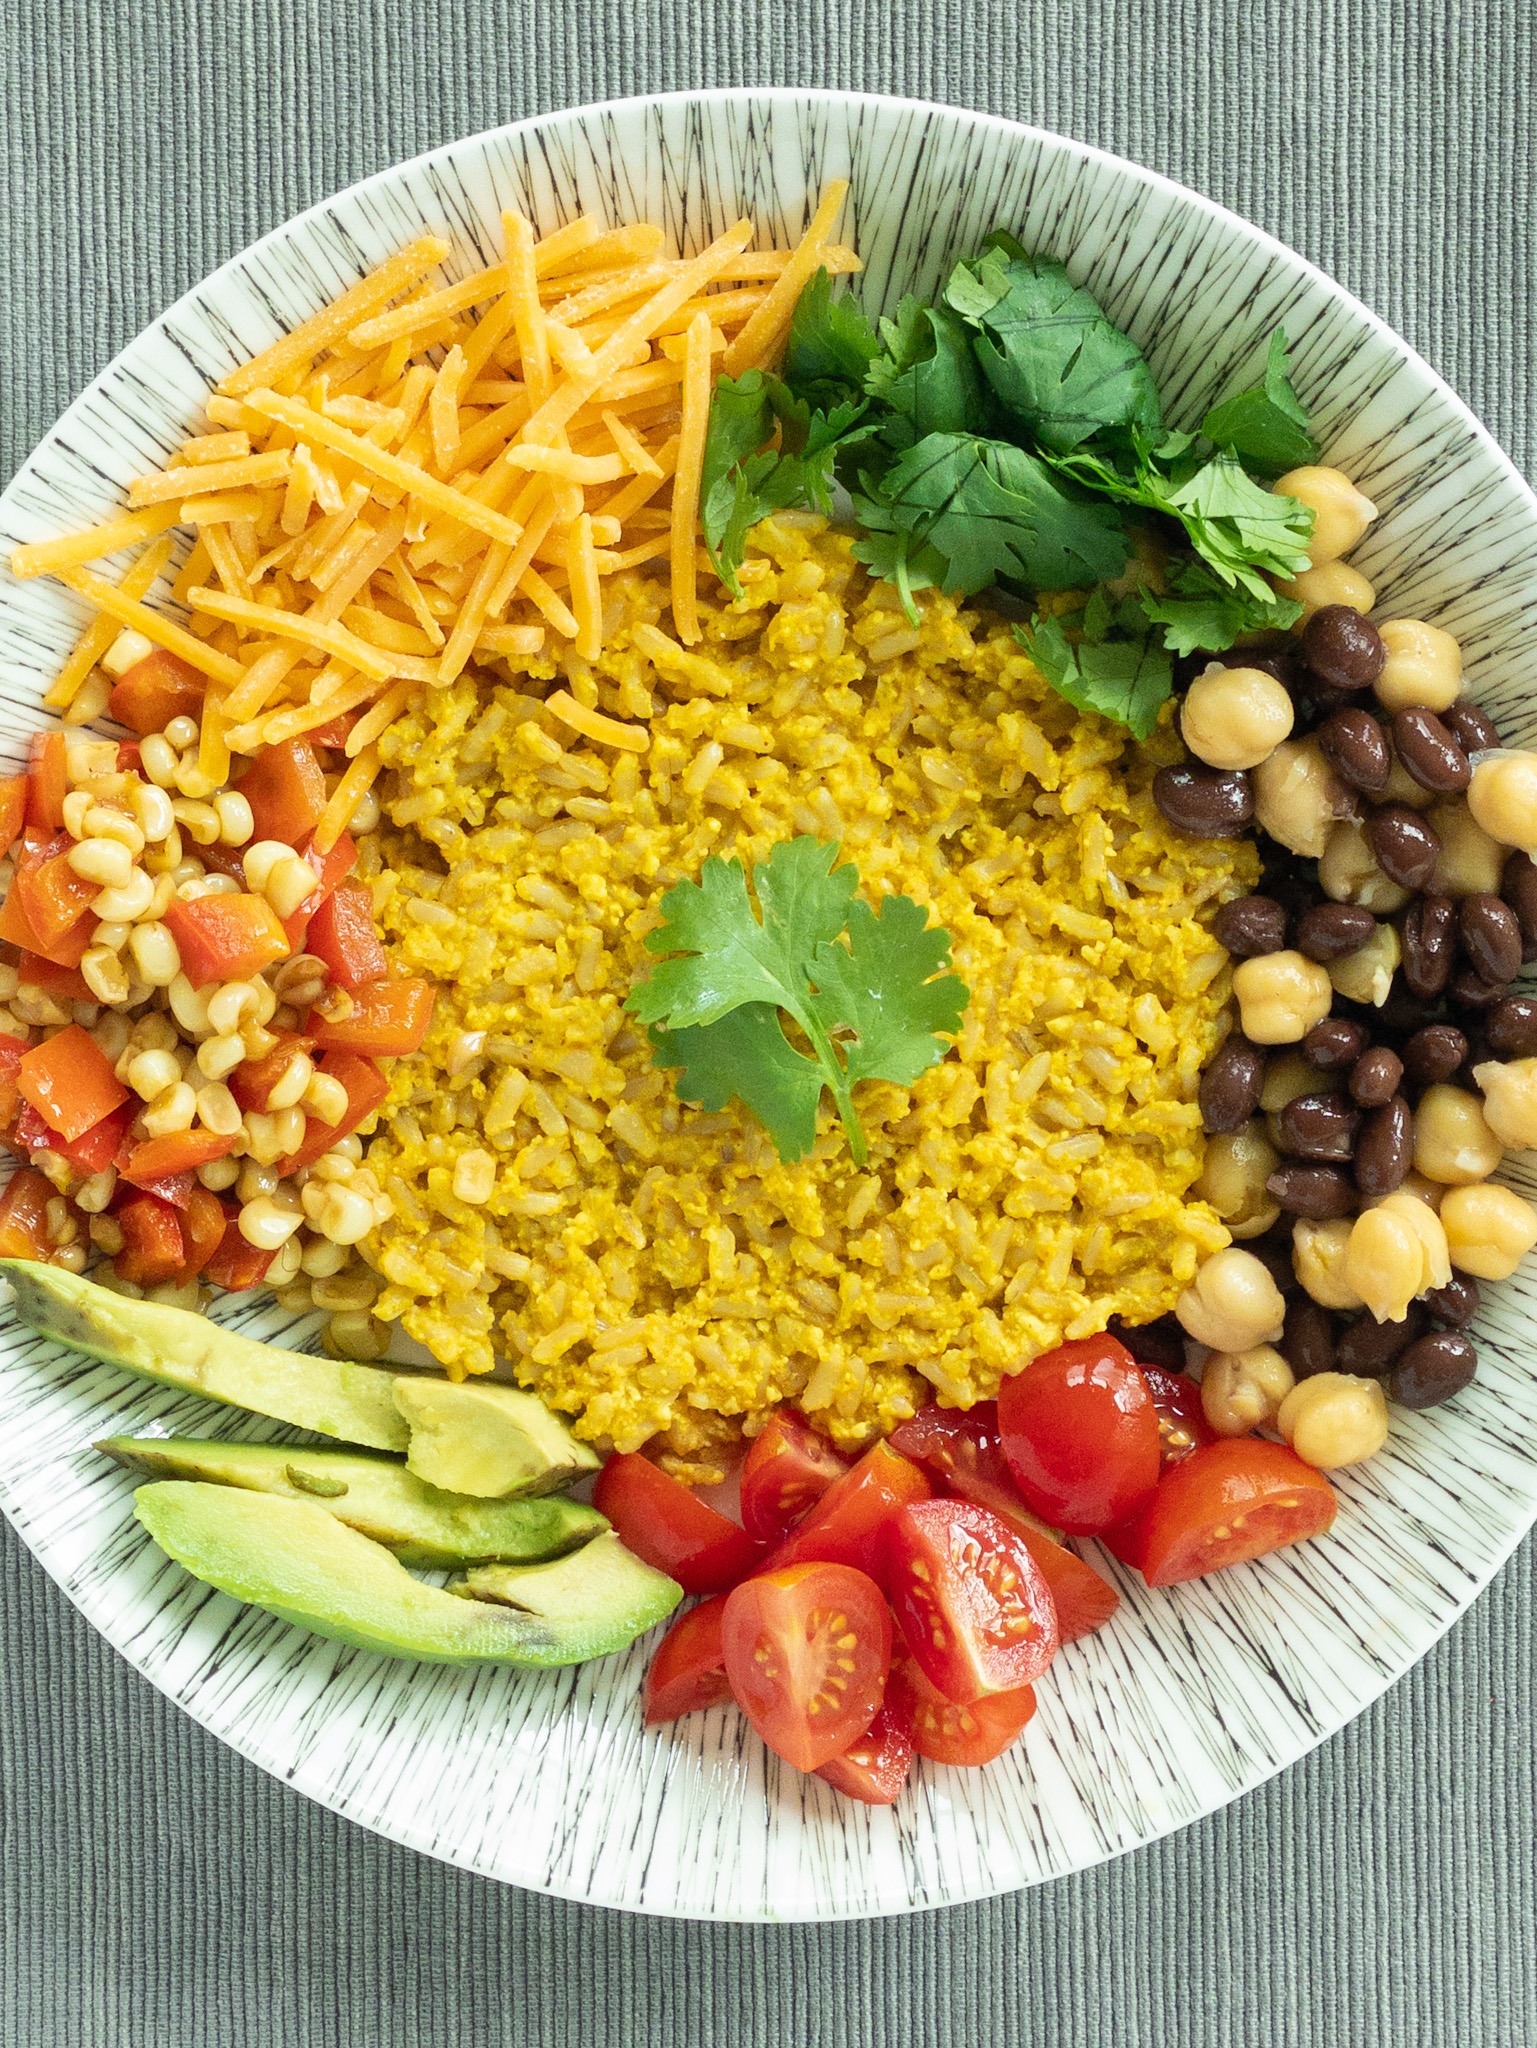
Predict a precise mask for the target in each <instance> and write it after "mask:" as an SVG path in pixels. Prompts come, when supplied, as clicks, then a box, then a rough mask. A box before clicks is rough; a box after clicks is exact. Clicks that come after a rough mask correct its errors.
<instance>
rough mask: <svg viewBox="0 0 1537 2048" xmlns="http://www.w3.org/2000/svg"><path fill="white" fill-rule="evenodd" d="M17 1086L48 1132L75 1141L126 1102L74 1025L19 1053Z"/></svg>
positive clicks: (87, 1037)
mask: <svg viewBox="0 0 1537 2048" xmlns="http://www.w3.org/2000/svg"><path fill="white" fill-rule="evenodd" d="M17 1086H18V1088H19V1089H20V1091H21V1094H22V1096H23V1097H24V1099H25V1100H26V1101H28V1102H30V1103H31V1105H32V1107H33V1108H34V1109H35V1110H36V1111H37V1113H38V1115H39V1116H40V1117H41V1118H42V1119H43V1121H44V1123H45V1124H47V1125H48V1127H49V1129H50V1130H54V1131H57V1132H58V1134H59V1136H60V1137H61V1138H65V1139H74V1138H78V1137H81V1136H82V1135H83V1134H84V1133H85V1132H86V1131H88V1130H89V1129H90V1128H91V1126H92V1124H97V1123H100V1122H101V1120H102V1118H103V1117H104V1116H110V1115H111V1114H112V1112H113V1110H115V1109H116V1108H117V1106H118V1104H119V1103H120V1102H126V1101H127V1100H128V1090H127V1089H126V1088H125V1087H124V1086H123V1084H122V1082H121V1081H120V1080H119V1079H118V1078H117V1076H116V1074H114V1073H113V1071H112V1066H111V1062H110V1061H109V1060H108V1058H107V1056H106V1054H105V1053H104V1052H103V1051H102V1049H101V1047H100V1046H99V1045H98V1044H97V1043H96V1041H95V1039H94V1038H92V1036H91V1034H90V1032H89V1031H83V1030H82V1029H81V1028H80V1026H79V1025H78V1024H69V1025H66V1026H65V1028H64V1029H63V1030H62V1031H59V1032H56V1033H55V1034H54V1036H53V1037H52V1038H49V1039H45V1040H44V1042H43V1043H42V1044H41V1045H34V1046H33V1047H32V1049H31V1051H30V1052H28V1053H26V1054H24V1055H23V1057H22V1060H21V1064H20V1067H19V1068H18V1070H17Z"/></svg>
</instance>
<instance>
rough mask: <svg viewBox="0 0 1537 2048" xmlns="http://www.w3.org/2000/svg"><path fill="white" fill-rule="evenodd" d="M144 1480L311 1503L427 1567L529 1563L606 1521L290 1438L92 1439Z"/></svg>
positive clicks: (566, 1505) (589, 1512) (577, 1541)
mask: <svg viewBox="0 0 1537 2048" xmlns="http://www.w3.org/2000/svg"><path fill="white" fill-rule="evenodd" d="M96 1448H97V1450H99V1451H105V1452H106V1453H107V1455H108V1457H110V1458H116V1460H117V1461H118V1463H119V1464H120V1465H126V1466H128V1467H129V1468H130V1469H131V1470H133V1471H138V1472H145V1473H148V1474H149V1475H150V1477H152V1478H160V1479H195V1480H208V1481H210V1482H212V1483H213V1484H214V1485H217V1486H240V1487H246V1488H248V1489H250V1490H252V1491H254V1492H258V1493H272V1494H277V1495H279V1496H281V1497H282V1498H284V1499H286V1500H313V1501H314V1502H315V1503H316V1505H317V1506H320V1507H322V1508H324V1509H325V1510H326V1512H327V1513H328V1514H332V1515H334V1516H335V1517H336V1518H337V1520H338V1521H341V1522H345V1523H347V1525H348V1526H349V1527H350V1528H353V1529H357V1530H359V1531H360V1532H361V1533H362V1534H363V1535H364V1536H370V1537H372V1538H373V1540H374V1542H376V1543H382V1544H384V1545H385V1547H386V1548H387V1549H389V1550H391V1551H393V1552H394V1554H395V1556H396V1557H397V1558H399V1560H400V1562H401V1563H402V1564H411V1565H419V1566H421V1567H422V1568H424V1569H426V1570H429V1571H431V1570H444V1569H447V1568H449V1567H451V1566H463V1565H474V1564H486V1563H490V1562H492V1561H497V1560H500V1561H503V1562H506V1563H510V1564H529V1563H535V1562H539V1561H542V1560H544V1559H546V1558H552V1557H560V1556H561V1555H563V1554H564V1553H565V1552H566V1551H568V1550H575V1549H576V1548H577V1547H578V1546H579V1545H581V1544H583V1543H586V1542H587V1541H588V1540H589V1539H590V1538H592V1537H594V1536H596V1535H598V1534H599V1533H600V1532H601V1531H602V1530H604V1529H606V1528H607V1527H608V1523H607V1522H606V1521H605V1520H604V1518H603V1517H602V1515H600V1514H599V1513H598V1511H597V1509H596V1508H589V1507H584V1506H583V1505H582V1504H581V1503H580V1502H579V1501H574V1500H563V1499H560V1498H551V1499H548V1500H502V1501H489V1500H476V1499H473V1498H470V1497H467V1496H465V1495H462V1494H453V1493H443V1492H440V1491H439V1489H438V1488H437V1487H435V1486H428V1485H426V1484H424V1482H423V1481H422V1480H420V1479H418V1478H417V1477H416V1475H415V1473H414V1472H409V1471H408V1470H407V1469H406V1467H405V1466H404V1465H402V1464H399V1463H397V1462H396V1461H395V1460H394V1459H393V1458H382V1457H370V1456H368V1455H366V1454H365V1453H363V1452H360V1451H316V1450H310V1449H308V1448H305V1447H301V1446H296V1445H293V1444H239V1443H217V1442H212V1441H210V1440H208V1439H205V1438H202V1437H133V1436H114V1437H107V1438H106V1439H105V1440H104V1441H103V1442H101V1443H99V1444H98V1445H97V1446H96Z"/></svg>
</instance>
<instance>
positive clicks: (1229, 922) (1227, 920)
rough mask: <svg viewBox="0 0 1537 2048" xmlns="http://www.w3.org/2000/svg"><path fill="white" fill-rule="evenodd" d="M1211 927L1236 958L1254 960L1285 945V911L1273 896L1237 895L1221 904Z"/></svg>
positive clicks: (1221, 944)
mask: <svg viewBox="0 0 1537 2048" xmlns="http://www.w3.org/2000/svg"><path fill="white" fill-rule="evenodd" d="M1211 928H1212V936H1213V937H1214V938H1215V939H1216V941H1217V944H1218V945H1219V946H1225V947H1226V948H1227V950H1228V951H1229V952H1230V953H1231V954H1232V956H1233V958H1234V959H1235V960H1254V959H1257V958H1258V956H1259V955H1260V954H1261V953H1279V952H1280V951H1281V949H1282V947H1283V946H1284V945H1285V944H1286V911H1285V909H1284V908H1283V906H1282V905H1281V904H1279V903H1277V902H1276V900H1275V898H1274V897H1273V896H1238V897H1235V898H1234V900H1233V901H1232V902H1231V903H1224V904H1223V905H1222V908H1221V909H1220V910H1219V911H1218V912H1217V915H1216V916H1215V917H1214V918H1213V919H1212V926H1211Z"/></svg>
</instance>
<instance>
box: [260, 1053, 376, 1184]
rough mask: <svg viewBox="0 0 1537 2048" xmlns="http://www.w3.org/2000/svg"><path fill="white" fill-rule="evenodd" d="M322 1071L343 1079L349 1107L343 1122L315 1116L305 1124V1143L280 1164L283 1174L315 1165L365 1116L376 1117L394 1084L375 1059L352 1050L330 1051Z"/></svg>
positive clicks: (321, 1061)
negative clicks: (365, 1058) (359, 1054)
mask: <svg viewBox="0 0 1537 2048" xmlns="http://www.w3.org/2000/svg"><path fill="white" fill-rule="evenodd" d="M316 1066H317V1069H318V1071H319V1072H320V1073H322V1074H329V1075H330V1076H331V1078H332V1079H333V1080H336V1081H340V1082H341V1084H342V1086H343V1087H344V1088H345V1089H346V1091H347V1107H346V1109H345V1111H344V1112H343V1114H342V1118H341V1121H340V1122H339V1123H335V1124H323V1123H322V1122H321V1121H320V1119H319V1117H316V1116H312V1117H311V1118H310V1119H309V1120H308V1122H307V1123H306V1124H305V1127H304V1142H303V1144H302V1145H300V1147H299V1149H298V1151H297V1152H290V1153H289V1155H288V1157H287V1158H286V1159H280V1160H279V1161H278V1163H277V1167H278V1172H279V1173H280V1174H288V1173H297V1172H298V1170H299V1168H300V1167H301V1166H313V1165H314V1163H315V1161H316V1160H317V1159H318V1158H319V1157H320V1155H321V1153H322V1152H328V1151H329V1150H330V1149H331V1147H332V1146H333V1145H334V1144H335V1143H336V1141H337V1139H338V1138H345V1137H346V1136H347V1135H348V1134H349V1132H352V1131H355V1130H356V1129H357V1127H358V1125H359V1124H360V1123H362V1121H363V1120H364V1118H365V1117H369V1116H372V1115H373V1113H374V1111H375V1110H376V1109H377V1108H378V1107H379V1106H380V1104H381V1103H382V1102H383V1101H384V1098H385V1097H386V1096H387V1095H388V1094H389V1092H390V1084H389V1082H388V1081H386V1080H385V1078H384V1076H383V1074H381V1073H380V1071H379V1069H378V1068H377V1067H376V1066H375V1065H374V1063H373V1061H372V1060H362V1059H358V1058H356V1057H355V1056H354V1055H353V1054H352V1053H350V1052H328V1053H327V1054H326V1055H325V1057H324V1058H323V1059H321V1060H318V1061H317V1062H316Z"/></svg>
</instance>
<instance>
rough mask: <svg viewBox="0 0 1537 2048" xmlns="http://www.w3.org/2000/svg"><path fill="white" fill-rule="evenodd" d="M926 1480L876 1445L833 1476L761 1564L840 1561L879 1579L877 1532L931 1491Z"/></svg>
mask: <svg viewBox="0 0 1537 2048" xmlns="http://www.w3.org/2000/svg"><path fill="white" fill-rule="evenodd" d="M933 1491H934V1489H933V1487H932V1486H930V1484H929V1482H928V1480H927V1478H926V1477H925V1476H924V1474H923V1473H922V1472H920V1471H919V1469H918V1467H917V1466H916V1465H914V1464H912V1463H911V1462H910V1461H909V1460H908V1459H906V1458H904V1457H902V1456H900V1455H899V1454H898V1453H897V1452H896V1451H894V1450H892V1449H891V1447H890V1445H889V1444H885V1443H879V1444H876V1445H874V1446H873V1447H872V1448H871V1449H870V1450H868V1451H866V1452H865V1454H864V1456H863V1457H862V1458H861V1459H860V1460H859V1462H858V1464H856V1465H852V1466H850V1468H849V1470H848V1471H847V1472H845V1473H844V1475H843V1477H842V1478H841V1479H835V1480H834V1481H833V1483H832V1485H831V1486H830V1487H828V1489H827V1491H826V1493H824V1494H823V1496H822V1498H821V1499H820V1500H819V1501H818V1502H817V1504H816V1506H815V1507H814V1508H813V1509H812V1510H811V1512H810V1514H808V1515H807V1516H806V1518H805V1520H804V1521H803V1522H801V1523H799V1524H798V1525H797V1527H796V1528H794V1529H793V1530H792V1531H791V1532H790V1534H789V1535H788V1536H787V1537H786V1538H785V1540H784V1542H783V1543H781V1544H780V1546H779V1548H778V1549H777V1550H776V1551H775V1552H774V1553H773V1554H772V1556H771V1557H770V1558H769V1560H768V1564H767V1566H766V1567H765V1569H766V1570H769V1571H777V1570H779V1569H780V1568H781V1567H783V1566H785V1565H793V1564H842V1565H849V1566H851V1567H852V1568H853V1570H855V1571H860V1572H867V1573H868V1574H869V1575H870V1577H871V1578H874V1579H877V1580H878V1579H879V1577H880V1570H881V1553H880V1533H881V1530H882V1528H883V1527H884V1526H885V1524H886V1523H887V1522H888V1521H890V1519H891V1517H892V1516H893V1515H894V1514H895V1513H896V1512H897V1510H898V1508H903V1507H906V1506H907V1505H908V1503H909V1502H910V1501H918V1500H928V1499H929V1498H930V1497H931V1496H932V1494H933Z"/></svg>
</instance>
